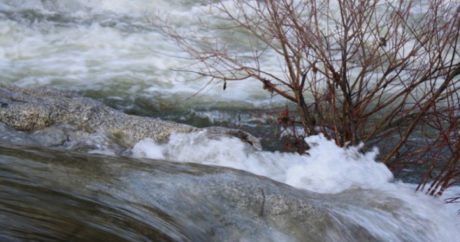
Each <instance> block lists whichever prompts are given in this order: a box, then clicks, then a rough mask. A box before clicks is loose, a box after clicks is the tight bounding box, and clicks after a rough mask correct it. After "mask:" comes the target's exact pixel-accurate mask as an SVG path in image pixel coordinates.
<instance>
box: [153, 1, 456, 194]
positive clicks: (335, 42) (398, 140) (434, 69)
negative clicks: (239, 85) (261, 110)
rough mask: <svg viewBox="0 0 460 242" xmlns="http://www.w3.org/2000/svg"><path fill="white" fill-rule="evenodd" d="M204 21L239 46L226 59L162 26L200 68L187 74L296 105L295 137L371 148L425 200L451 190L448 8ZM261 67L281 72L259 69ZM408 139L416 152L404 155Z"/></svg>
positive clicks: (225, 52) (292, 12) (313, 10)
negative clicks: (252, 86)
mask: <svg viewBox="0 0 460 242" xmlns="http://www.w3.org/2000/svg"><path fill="white" fill-rule="evenodd" d="M212 11H213V13H214V14H215V15H216V19H219V20H220V21H222V23H225V24H220V25H219V24H214V25H213V24H206V23H205V22H203V29H207V30H210V29H213V28H214V29H215V28H219V31H222V30H223V29H224V28H225V31H227V32H228V33H229V34H244V35H245V36H246V40H247V41H248V44H247V45H246V49H244V50H238V51H234V49H232V48H231V47H229V46H228V44H227V42H226V41H225V40H222V39H216V40H208V41H204V40H203V39H201V38H196V37H194V36H193V35H188V34H186V33H182V32H179V31H178V30H176V29H174V28H172V27H171V26H170V25H167V24H163V25H162V26H161V27H162V29H163V30H164V32H165V33H166V34H167V35H169V36H170V37H173V38H174V39H175V40H177V43H178V44H179V45H180V46H181V47H182V48H183V49H185V50H186V51H187V52H188V53H189V54H190V56H191V57H192V58H193V59H194V60H196V61H197V62H199V63H200V65H198V67H197V69H193V70H190V71H192V72H195V73H196V74H198V75H201V76H203V77H208V78H210V79H211V80H220V81H223V83H224V89H225V88H226V85H227V82H230V81H242V80H247V81H258V82H260V83H261V85H262V88H264V89H265V90H267V91H268V92H270V93H272V94H273V95H280V96H282V97H284V98H285V99H286V100H288V101H290V102H292V103H294V104H295V106H296V109H297V111H296V112H295V120H296V121H298V122H300V124H301V126H302V127H303V130H304V135H311V134H316V133H319V132H321V133H323V134H325V135H326V136H327V137H329V138H331V139H334V140H335V142H336V143H337V144H338V145H340V146H345V145H347V144H357V143H359V142H365V143H368V144H377V145H379V147H380V148H381V150H382V151H383V155H382V157H381V159H382V160H383V161H384V162H385V163H386V164H387V165H388V166H389V167H390V168H392V169H393V170H397V169H401V168H404V167H406V166H408V165H414V164H416V165H420V166H424V167H425V170H426V172H425V173H424V176H423V177H422V178H421V179H420V186H419V187H418V189H423V188H425V189H426V191H427V192H428V193H429V194H432V195H440V194H442V192H443V191H444V190H445V189H446V188H447V187H449V186H451V185H452V184H455V183H456V182H458V179H459V170H458V161H459V156H460V152H459V150H460V146H459V145H460V141H459V129H458V123H459V114H460V110H459V108H460V101H459V96H458V95H459V88H460V83H459V82H460V81H459V76H460V54H459V51H458V47H459V33H460V32H459V31H460V29H459V26H460V16H459V15H460V7H459V4H458V3H456V1H444V0H432V1H421V0H419V1H416V0H404V1H403V0H399V1H398V0H386V1H385V0H382V1H378V0H350V1H340V0H336V1H317V0H305V1H300V0H264V1H262V0H259V1H250V0H233V1H231V4H229V2H228V1H222V2H217V3H215V4H214V5H213V6H212ZM163 23H164V22H163ZM269 58H273V59H275V60H277V61H278V62H279V64H280V66H281V68H280V69H279V70H274V69H273V68H269V67H267V66H264V63H266V60H267V59H269ZM290 119H291V118H290ZM287 121H291V120H287ZM414 139H418V140H419V141H420V142H415V143H417V144H416V145H411V144H412V143H413V140H414ZM428 183H430V185H428V186H427V184H428Z"/></svg>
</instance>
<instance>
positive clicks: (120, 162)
mask: <svg viewBox="0 0 460 242" xmlns="http://www.w3.org/2000/svg"><path fill="white" fill-rule="evenodd" d="M12 161H14V162H12ZM2 170H7V171H8V173H7V175H6V176H5V177H2V175H4V173H1V172H0V179H1V178H3V179H4V180H5V183H3V185H2V183H0V189H2V190H6V189H8V191H9V192H11V193H14V194H17V195H16V196H15V199H16V202H15V204H16V205H18V207H19V208H24V207H25V208H27V207H29V206H32V207H33V209H31V210H30V212H29V213H18V214H19V215H20V216H16V217H15V224H18V226H20V229H18V230H16V229H14V227H11V226H7V228H8V229H10V228H11V231H10V234H15V233H19V234H18V236H22V234H28V233H31V232H32V230H33V228H35V227H37V226H45V225H46V226H47V227H46V228H47V229H43V230H41V231H39V232H40V236H44V238H56V240H66V238H67V240H68V238H69V237H68V236H74V237H75V238H80V240H82V241H100V240H105V238H98V237H91V236H105V235H104V234H102V233H101V231H104V232H109V233H114V234H113V235H114V236H123V235H130V237H129V238H130V239H129V240H130V241H152V240H153V241H156V240H159V238H160V236H161V237H167V238H168V239H165V240H163V239H160V240H161V241H276V242H280V241H322V242H323V241H326V242H327V241H366V242H367V241H384V240H383V239H382V238H378V237H375V236H373V235H372V233H371V232H370V231H368V230H367V229H366V228H364V227H362V226H361V225H358V224H355V223H353V221H350V220H349V219H347V218H345V217H344V216H342V215H340V214H339V213H336V212H335V211H334V208H337V207H339V206H338V204H340V203H341V201H343V199H338V198H339V197H337V196H330V195H321V194H316V193H311V192H308V191H305V190H299V189H295V188H292V187H290V186H287V185H284V184H281V183H278V182H275V181H273V180H270V179H268V178H265V177H260V176H255V175H253V174H250V173H247V172H243V171H238V170H234V169H229V168H221V167H210V166H203V165H195V164H184V163H174V162H167V161H154V160H134V159H128V158H117V157H107V156H91V155H89V156H88V155H83V154H72V153H69V152H60V151H51V150H39V149H26V150H23V149H21V148H20V149H17V148H9V147H5V146H2V144H1V143H0V171H2ZM17 183H19V184H17ZM24 183H25V184H29V183H30V184H33V187H24V186H23V185H22V184H24ZM12 189H15V190H12ZM56 191H60V192H59V193H56ZM3 195H4V196H10V195H9V193H5V194H3V193H0V217H1V216H2V213H7V212H9V211H11V207H14V206H12V205H11V204H9V203H8V202H9V201H10V200H9V199H3V197H2V196H3ZM21 196H22V197H21ZM49 196H52V198H53V199H54V200H53V201H52V203H53V205H52V206H50V204H49V202H46V201H48V200H49ZM31 198H33V199H34V200H33V201H35V202H29V200H30V199H31ZM2 201H3V202H2ZM41 201H44V202H41ZM88 201H91V203H88ZM2 203H7V204H6V206H7V207H9V209H8V210H7V211H6V212H5V211H4V210H2V209H1V207H2ZM348 204H350V203H348ZM69 205H70V206H69ZM372 209H373V208H371V210H372ZM35 211H39V212H40V213H39V216H40V218H41V219H40V220H36V219H34V218H35V217H36V216H37V215H36V214H34V212H35ZM96 211H97V212H96ZM104 211H105V212H104ZM109 218H113V219H109ZM44 223H45V224H44ZM62 224H66V226H62ZM94 224H97V225H98V226H97V227H94V226H93V225H94ZM1 225H2V221H1V220H0V226H1ZM28 228H31V231H27V229H28ZM97 228H102V229H101V231H94V230H97ZM87 231H92V232H91V233H90V232H87ZM153 231H160V232H161V234H153ZM84 232H86V233H84ZM79 233H81V234H79ZM35 238H41V237H35ZM106 238H107V237H106ZM109 238H110V237H109ZM38 240H40V239H38ZM114 241H116V240H114Z"/></svg>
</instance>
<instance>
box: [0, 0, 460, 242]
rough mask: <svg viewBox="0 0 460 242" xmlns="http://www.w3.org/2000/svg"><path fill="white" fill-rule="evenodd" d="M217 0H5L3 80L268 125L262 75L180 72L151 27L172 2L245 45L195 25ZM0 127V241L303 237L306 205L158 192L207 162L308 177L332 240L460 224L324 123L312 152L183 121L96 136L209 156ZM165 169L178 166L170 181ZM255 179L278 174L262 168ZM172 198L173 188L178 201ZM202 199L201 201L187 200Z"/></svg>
mask: <svg viewBox="0 0 460 242" xmlns="http://www.w3.org/2000/svg"><path fill="white" fill-rule="evenodd" d="M209 2H211V1H208V0H202V1H191V0H178V1H163V0H41V1H40V0H0V81H2V82H9V83H14V84H16V85H19V86H27V87H31V86H52V87H56V88H61V89H71V90H76V91H79V92H81V93H83V94H84V95H87V96H91V97H95V98H98V99H102V100H103V101H105V102H106V103H108V104H109V105H111V106H114V107H116V108H118V109H122V110H125V111H127V112H130V113H136V114H142V115H150V116H159V117H163V118H166V119H174V120H180V121H183V122H188V123H191V124H194V125H198V126H208V125H212V124H216V123H219V124H225V125H229V126H245V127H246V128H248V127H249V128H250V129H251V130H253V131H255V132H256V133H258V134H264V135H266V134H272V133H273V131H272V129H270V127H267V126H264V125H265V124H264V122H265V121H266V119H267V118H268V117H269V116H270V114H269V113H268V114H267V113H265V112H263V111H261V109H258V108H259V107H260V106H265V107H266V106H270V105H271V104H273V103H276V104H278V103H279V102H280V100H279V99H277V98H272V97H270V96H269V95H268V94H267V93H265V92H263V90H261V88H260V85H259V83H257V82H251V81H249V82H242V83H229V85H228V87H227V89H226V90H223V88H222V84H221V83H211V84H209V85H206V83H207V82H206V80H201V79H197V78H196V77H195V76H194V75H192V74H190V73H187V72H176V71H172V69H182V68H184V67H189V66H190V64H191V62H190V60H188V59H187V58H186V57H187V56H186V55H185V54H184V53H183V52H182V51H181V50H180V49H179V48H178V47H177V45H176V44H175V43H174V42H173V41H171V40H169V39H167V38H165V37H164V36H162V35H161V34H160V33H159V32H158V30H157V29H156V28H155V27H153V26H154V25H153V24H152V23H154V22H155V21H156V17H155V16H157V15H162V16H164V15H166V14H167V15H168V16H169V18H170V20H171V24H174V25H175V26H176V27H177V28H178V29H181V30H182V31H191V32H193V33H194V34H202V36H203V38H209V37H211V38H212V37H219V38H220V39H222V40H223V41H228V43H229V44H232V45H234V46H236V47H238V46H239V44H240V43H239V41H238V38H235V37H232V36H231V35H230V36H229V35H228V34H225V33H224V32H215V31H214V32H213V31H210V32H206V31H199V30H200V28H199V22H198V20H197V18H196V17H197V16H200V18H201V21H208V22H213V21H218V20H216V19H213V18H212V17H211V13H212V11H213V8H212V5H210V4H209ZM237 37H240V36H239V35H237ZM264 65H265V66H266V67H268V68H273V69H274V70H276V68H277V65H278V64H277V62H276V60H267V62H266V63H264ZM198 90H201V92H200V93H198V95H195V94H196V92H197V91H198ZM177 103H180V104H181V105H177ZM0 134H1V137H2V139H0V144H1V145H0V146H1V147H0V240H1V241H3V240H5V241H9V240H11V241H16V240H62V241H69V240H89V241H100V240H113V241H118V240H121V241H125V240H131V241H139V240H164V241H169V240H173V241H187V240H192V241H206V240H207V239H209V238H213V239H215V240H225V239H227V240H232V239H235V240H236V239H241V240H244V239H246V240H249V241H256V240H258V241H261V240H273V241H280V240H290V239H299V237H296V236H293V237H291V236H290V235H293V234H295V235H297V236H298V235H299V233H300V234H302V233H301V232H298V231H299V230H302V227H301V226H302V225H304V224H303V223H300V222H299V221H297V220H295V219H298V218H295V219H294V220H292V221H291V223H297V222H299V223H298V224H291V225H289V226H279V227H276V226H275V227H276V228H277V229H270V228H271V227H270V226H271V225H270V224H269V223H268V224H267V222H266V221H264V222H261V221H262V220H261V218H259V217H258V216H255V215H254V214H252V213H251V212H248V211H238V213H234V210H232V209H229V208H231V207H232V206H233V205H228V204H227V205H222V204H225V202H226V200H225V199H222V197H219V196H210V197H209V198H208V197H206V196H205V195H206V194H205V193H199V196H198V195H197V194H193V193H187V192H186V191H185V190H184V189H183V190H180V193H178V194H182V195H183V196H182V195H181V196H182V197H181V196H179V195H177V194H176V195H175V196H172V195H168V196H166V195H165V193H161V192H158V191H161V189H163V188H168V189H170V190H165V191H169V192H171V193H172V194H174V193H175V192H177V191H176V190H175V189H176V188H174V187H171V186H172V185H171V186H169V185H168V184H175V183H177V184H187V182H188V181H189V180H187V179H186V178H187V174H188V175H190V174H194V175H197V174H200V176H201V175H202V174H207V175H209V176H210V177H213V174H214V172H215V171H214V170H213V169H217V168H211V167H209V166H226V167H232V168H236V169H239V170H245V171H248V172H251V173H254V174H257V175H260V176H265V177H268V178H270V179H273V180H276V181H278V182H281V183H284V184H288V185H290V186H293V187H295V188H297V189H300V190H293V191H295V192H297V193H300V194H304V193H307V192H305V190H309V191H314V192H317V193H321V194H322V195H311V194H308V196H313V197H314V199H313V200H314V202H313V203H320V204H321V203H327V204H331V205H330V206H332V207H334V209H331V210H330V212H331V213H333V214H335V216H336V218H337V219H338V218H340V219H338V221H339V222H342V223H343V224H344V226H345V227H344V228H347V229H346V230H340V229H337V230H333V229H331V231H332V230H333V232H332V233H333V234H335V235H338V237H334V236H332V237H327V238H328V240H329V241H341V239H342V240H350V241H352V240H353V236H354V235H355V236H357V237H356V238H357V239H359V240H362V241H365V239H364V238H366V237H365V236H364V235H363V234H362V233H359V231H360V230H359V229H356V226H357V227H358V228H362V231H366V232H368V233H369V234H371V235H372V236H371V237H372V238H376V239H378V240H382V241H454V240H455V239H456V238H459V237H460V234H459V231H460V227H459V226H460V224H459V222H458V221H459V220H458V217H456V215H455V214H456V208H455V207H453V206H452V205H444V204H443V203H442V201H440V200H439V199H434V198H431V197H426V196H424V195H423V194H420V193H414V192H413V189H414V185H413V184H405V183H402V182H398V181H395V179H394V178H393V176H392V175H391V173H390V172H389V171H388V169H387V168H386V167H385V166H384V165H382V164H380V163H378V162H377V161H376V160H375V151H374V152H369V153H367V154H360V153H359V152H357V149H358V148H350V149H341V148H338V147H336V146H335V145H334V144H333V142H330V141H327V140H325V139H324V138H323V137H321V136H316V137H310V138H308V140H307V141H308V142H309V143H310V144H311V145H312V147H313V148H312V150H310V151H309V154H308V155H298V154H290V153H280V152H270V151H256V150H253V149H251V148H250V147H248V146H247V145H246V144H244V143H242V142H240V141H239V140H237V139H232V138H221V139H209V138H206V136H205V135H204V134H203V133H192V134H176V135H173V136H172V137H171V139H170V140H169V142H168V143H166V144H156V143H154V142H153V141H152V140H149V139H146V140H143V141H141V142H139V143H138V144H136V146H134V147H132V149H127V150H124V151H122V152H118V151H113V150H112V151H111V150H110V148H109V147H104V143H105V142H107V140H106V139H105V138H104V137H102V136H100V135H99V134H94V135H93V136H91V137H92V138H91V139H92V141H91V142H93V143H96V145H95V146H96V147H99V149H96V150H92V153H103V154H112V155H113V154H116V155H117V154H123V155H129V156H133V157H137V158H153V159H162V160H167V161H175V162H177V161H178V162H193V163H201V164H205V165H207V166H208V167H205V166H194V165H190V164H178V163H173V164H168V163H167V162H164V161H161V162H160V161H152V160H135V159H129V158H126V157H125V158H119V157H118V158H117V157H108V156H104V155H100V156H97V155H96V156H95V155H89V154H78V153H72V152H70V153H64V152H62V151H58V150H50V149H37V148H32V147H15V146H11V144H8V143H7V142H8V141H9V142H10V143H14V142H13V141H14V140H19V141H18V142H17V143H23V144H29V145H36V144H34V143H33V142H32V141H31V140H28V138H29V137H31V136H28V135H27V134H19V133H15V132H11V131H8V130H7V129H6V128H5V127H3V126H0ZM34 135H36V134H34ZM99 140H102V141H103V142H102V141H100V142H99ZM98 142H99V143H98ZM61 148H63V147H61ZM66 148H68V147H66ZM24 150H25V151H24ZM158 168H160V169H158ZM233 172H234V171H230V170H224V171H222V172H221V173H222V174H223V175H222V177H221V178H222V179H224V180H225V179H229V177H230V178H232V177H233V178H232V179H235V177H236V178H237V180H238V178H241V179H242V180H244V181H246V180H245V179H246V178H244V177H247V176H249V175H247V174H246V175H244V176H243V175H240V173H236V175H235V174H234V173H233ZM159 174H163V175H164V174H179V175H174V176H171V177H172V178H170V180H167V181H163V180H161V179H159V178H158V177H159ZM156 175H157V176H156ZM197 176H198V175H197ZM218 177H219V176H218ZM183 179H185V180H183ZM248 179H249V178H248ZM251 179H253V178H251ZM254 179H256V178H254ZM257 179H259V178H257ZM162 181H163V183H161V182H162ZM251 181H253V180H251ZM181 182H182V183H181ZM254 182H261V183H262V184H272V182H271V181H268V180H267V179H265V180H264V179H262V180H255V181H254ZM276 184H278V183H276ZM267 186H272V185H267ZM278 186H281V188H280V189H286V191H291V190H290V189H293V188H288V187H287V186H284V185H279V184H278V185H276V187H278ZM171 189H172V190H171ZM201 192H203V191H201ZM302 196H303V195H302ZM305 196H307V195H305ZM172 198H174V199H172ZM165 199H172V200H171V204H169V203H168V201H167V200H165ZM181 199H184V200H185V201H186V202H184V203H181ZM326 201H328V202H326ZM331 201H332V202H331ZM334 201H335V202H334ZM181 204H182V205H184V204H185V205H184V207H181V206H182V205H181ZM187 204H188V207H187ZM190 204H192V205H193V206H194V207H190V206H191V205H190ZM175 205H177V206H175ZM229 206H230V207H229ZM178 208H180V209H178ZM194 209H195V210H196V211H197V212H195V213H192V212H190V211H194ZM211 215H212V216H211ZM294 217H295V216H294ZM305 219H306V218H305ZM308 219H311V218H308ZM293 221H297V222H293ZM303 222H305V221H303ZM286 223H288V222H286ZM332 224H334V223H332ZM352 225H353V226H355V227H353V226H352ZM331 226H332V225H331ZM347 226H351V227H347ZM332 227H334V226H332ZM332 227H331V228H332ZM339 227H340V226H339ZM319 231H323V230H319ZM319 231H318V232H317V236H318V238H319V237H320V235H321V232H319ZM235 233H241V234H242V236H240V237H238V236H236V235H235ZM232 236H235V237H232ZM305 236H307V235H305ZM310 236H311V235H310ZM313 236H314V235H313ZM358 236H361V237H358ZM313 238H314V237H313ZM345 238H346V239H345Z"/></svg>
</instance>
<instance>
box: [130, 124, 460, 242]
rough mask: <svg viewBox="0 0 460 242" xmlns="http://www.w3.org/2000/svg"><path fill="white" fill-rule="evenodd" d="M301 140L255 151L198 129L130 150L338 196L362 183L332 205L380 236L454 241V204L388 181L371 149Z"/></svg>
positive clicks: (456, 230)
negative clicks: (304, 149)
mask: <svg viewBox="0 0 460 242" xmlns="http://www.w3.org/2000/svg"><path fill="white" fill-rule="evenodd" d="M306 142H307V143H308V144H309V145H310V146H311V149H310V150H309V151H308V154H305V155H299V154H294V153H281V152H268V151H258V150H255V149H253V148H252V147H250V146H249V145H247V144H245V143H243V142H241V141H240V140H239V139H237V138H228V137H222V138H208V136H207V135H206V132H205V131H203V132H197V133H191V134H174V135H172V136H171V137H170V140H169V142H168V143H166V144H157V143H155V142H154V141H153V140H151V139H145V140H142V141H141V142H139V143H137V144H136V145H135V146H134V147H133V149H132V155H133V156H135V157H147V158H154V159H166V160H170V161H176V162H194V163H200V164H206V165H216V166H224V167H231V168H236V169H240V170H244V171H248V172H251V173H254V174H258V175H262V176H266V177H269V178H271V179H274V180H277V181H280V182H283V183H286V184H289V185H291V186H294V187H297V188H301V189H305V190H309V191H314V192H319V193H329V194H338V195H339V196H350V194H354V193H356V191H361V190H362V189H365V190H368V192H364V193H363V192H357V194H359V195H356V196H359V197H356V198H353V195H351V196H352V198H351V200H352V202H351V203H362V206H356V205H355V206H353V205H350V206H348V205H346V204H344V207H345V208H336V211H337V212H338V213H340V214H342V215H343V216H345V217H347V218H348V219H350V221H353V222H354V223H356V224H359V225H361V226H363V227H365V228H367V229H369V230H370V231H372V233H374V234H376V235H377V236H378V237H380V238H383V239H384V240H385V241H401V238H406V239H407V240H408V241H454V240H455V239H456V238H458V236H460V230H459V228H460V227H459V226H460V223H459V222H458V217H457V216H456V210H457V209H458V207H456V206H453V205H446V204H444V202H443V200H441V199H437V198H433V197H429V196H427V195H425V194H423V193H421V192H418V193H416V192H415V191H414V190H415V185H414V184H405V183H402V182H399V181H394V179H393V176H392V174H391V172H390V171H389V170H388V168H387V167H386V166H385V165H384V164H382V163H380V162H378V161H376V155H377V151H376V150H373V151H370V152H367V153H362V152H360V151H359V149H360V147H349V148H340V147H338V146H336V145H335V143H334V142H333V141H331V140H327V139H326V138H325V137H324V136H322V135H318V136H311V137H308V138H306ZM363 194H364V195H363ZM354 199H356V200H354ZM357 201H359V202H357ZM369 207H373V208H372V209H369ZM392 207H393V208H392ZM417 231H419V232H417ZM421 231H423V232H424V233H421ZM425 232H426V233H425Z"/></svg>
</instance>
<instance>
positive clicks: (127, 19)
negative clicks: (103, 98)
mask: <svg viewBox="0 0 460 242" xmlns="http://www.w3.org/2000/svg"><path fill="white" fill-rule="evenodd" d="M209 3H210V1H206V0H203V1H186V0H183V1H177V2H174V3H171V2H170V1H163V0H131V1H129V0H103V1H96V0H94V1H93V0H64V1H54V0H44V1H36V0H21V1H16V0H15V1H2V2H1V3H0V73H1V74H0V80H2V81H7V82H12V83H15V84H17V85H20V86H42V85H53V86H55V87H60V88H67V89H68V88H70V89H77V90H85V89H88V90H97V89H104V88H107V87H113V88H117V85H118V84H119V83H130V84H131V85H133V86H134V85H140V86H142V89H141V91H140V92H137V93H135V94H136V95H150V96H163V97H171V96H178V95H180V96H182V97H183V98H182V99H183V100H181V101H183V102H185V101H187V102H193V101H194V99H191V100H185V99H187V98H189V97H191V96H192V95H194V94H196V92H198V91H200V90H201V93H200V95H199V97H203V96H204V97H206V98H208V99H210V100H211V103H213V102H216V101H224V102H226V103H229V104H231V103H232V102H233V101H236V100H247V101H248V102H247V104H248V105H266V104H267V103H268V102H267V99H270V94H269V93H267V92H265V91H264V90H262V89H261V84H260V83H258V82H254V81H248V82H238V83H235V82H232V83H229V84H228V85H227V90H226V91H223V90H222V83H217V82H216V83H211V84H210V85H206V84H207V82H208V80H203V79H197V76H196V75H194V74H192V73H188V72H177V71H173V70H182V69H184V70H185V69H186V70H189V69H190V68H194V67H193V62H192V61H191V60H190V59H188V55H187V54H186V53H185V52H184V51H182V50H181V49H180V48H179V47H178V46H177V44H176V43H175V41H173V40H172V39H169V38H167V37H164V35H162V34H160V33H159V31H158V29H156V28H155V27H154V24H153V23H154V22H155V21H156V17H155V16H157V14H158V15H167V16H168V19H170V20H171V23H172V24H174V25H176V27H177V29H180V30H181V31H184V32H187V33H194V34H195V35H197V36H198V37H200V36H201V37H203V38H208V39H209V38H210V39H214V38H216V39H221V41H224V40H226V38H221V37H222V35H221V34H222V33H220V32H218V31H217V32H216V31H203V30H202V28H201V30H200V31H198V29H200V27H199V25H200V22H199V21H207V22H209V23H212V24H214V22H215V21H214V19H213V17H215V16H213V14H212V11H211V9H212V7H211V5H208V4H209ZM198 16H199V18H200V20H198ZM195 30H196V31H195ZM226 41H230V42H231V43H232V45H238V42H239V41H238V40H235V39H232V38H230V39H228V40H226ZM230 42H229V43H230ZM270 65H271V66H273V68H277V66H278V63H275V62H268V63H266V64H265V66H270ZM203 87H205V88H203ZM117 91H119V92H126V91H125V90H117ZM130 94H132V93H130ZM275 100H281V99H275ZM250 103H252V104H250Z"/></svg>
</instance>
